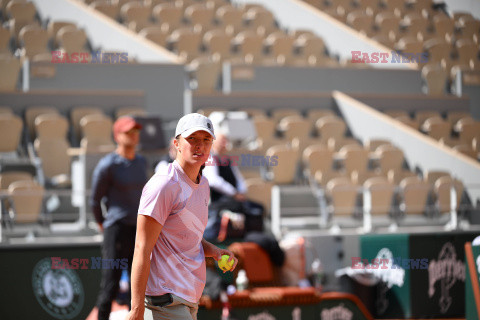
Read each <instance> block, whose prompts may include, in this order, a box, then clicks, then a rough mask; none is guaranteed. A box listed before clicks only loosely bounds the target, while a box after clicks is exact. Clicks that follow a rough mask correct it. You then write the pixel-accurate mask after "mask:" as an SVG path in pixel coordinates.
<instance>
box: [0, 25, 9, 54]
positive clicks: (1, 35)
mask: <svg viewBox="0 0 480 320" xmlns="http://www.w3.org/2000/svg"><path fill="white" fill-rule="evenodd" d="M11 38H12V36H11V34H10V31H9V30H8V29H6V28H4V27H2V26H0V54H2V55H3V54H11V50H10V40H11Z"/></svg>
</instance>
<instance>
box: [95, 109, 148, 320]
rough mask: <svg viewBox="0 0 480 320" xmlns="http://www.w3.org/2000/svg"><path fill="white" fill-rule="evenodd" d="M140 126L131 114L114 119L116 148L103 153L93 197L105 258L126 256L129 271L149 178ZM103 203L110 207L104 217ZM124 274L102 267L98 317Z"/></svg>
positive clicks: (106, 313)
mask: <svg viewBox="0 0 480 320" xmlns="http://www.w3.org/2000/svg"><path fill="white" fill-rule="evenodd" d="M141 128H142V126H141V125H140V124H139V123H137V122H135V119H133V118H132V117H129V116H124V117H120V118H118V120H117V121H115V123H114V125H113V135H114V139H115V141H116V143H117V148H116V150H115V151H114V152H112V153H110V154H108V155H106V156H105V157H103V158H102V159H101V160H100V161H99V163H98V165H97V166H96V168H95V170H94V172H93V179H92V197H91V200H90V204H91V207H92V210H93V214H94V216H95V220H96V221H97V223H98V226H99V228H100V230H101V231H102V232H103V245H102V257H103V259H120V261H122V259H127V260H126V261H127V264H128V270H129V274H130V271H131V266H132V260H133V251H134V244H135V231H136V221H137V210H138V204H139V201H140V196H141V193H142V189H143V186H144V185H145V183H146V182H147V179H148V178H147V162H146V160H145V158H144V157H143V156H141V155H138V154H136V153H135V149H136V147H137V144H138V142H139V130H140V129H141ZM102 203H103V204H105V206H106V209H107V214H106V216H105V217H104V216H103V213H102ZM121 274H122V270H121V269H114V268H106V269H102V280H101V283H100V292H99V295H98V299H97V307H98V319H99V320H108V318H109V315H110V311H111V304H112V301H113V300H114V299H115V298H116V296H117V294H118V291H119V280H120V277H121ZM128 301H130V299H129V298H128Z"/></svg>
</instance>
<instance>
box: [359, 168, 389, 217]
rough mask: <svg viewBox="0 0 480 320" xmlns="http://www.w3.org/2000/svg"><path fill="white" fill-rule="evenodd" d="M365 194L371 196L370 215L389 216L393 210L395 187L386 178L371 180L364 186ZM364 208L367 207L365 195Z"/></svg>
mask: <svg viewBox="0 0 480 320" xmlns="http://www.w3.org/2000/svg"><path fill="white" fill-rule="evenodd" d="M363 187H364V188H365V191H364V192H368V193H369V194H370V205H371V208H370V213H371V214H372V215H388V214H389V213H390V212H391V210H392V201H393V195H394V192H395V186H394V185H393V184H392V183H390V182H389V181H388V180H387V178H385V177H376V178H370V179H368V180H367V181H365V183H364V184H363ZM363 205H364V208H365V205H366V201H365V193H364V204H363Z"/></svg>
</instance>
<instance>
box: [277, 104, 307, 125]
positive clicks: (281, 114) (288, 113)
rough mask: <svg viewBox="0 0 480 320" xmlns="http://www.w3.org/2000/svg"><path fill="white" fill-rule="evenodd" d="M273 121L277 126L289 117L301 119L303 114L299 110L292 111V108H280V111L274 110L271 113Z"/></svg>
mask: <svg viewBox="0 0 480 320" xmlns="http://www.w3.org/2000/svg"><path fill="white" fill-rule="evenodd" d="M270 114H271V118H272V120H273V121H274V122H275V124H278V123H280V120H282V119H283V118H285V117H287V116H297V117H301V114H300V112H299V111H298V110H296V109H291V108H279V109H273V110H271V112H270Z"/></svg>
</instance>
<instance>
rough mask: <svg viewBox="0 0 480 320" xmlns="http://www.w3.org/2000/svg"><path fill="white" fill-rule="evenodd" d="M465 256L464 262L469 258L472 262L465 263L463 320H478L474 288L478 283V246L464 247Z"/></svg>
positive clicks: (479, 254)
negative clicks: (473, 275)
mask: <svg viewBox="0 0 480 320" xmlns="http://www.w3.org/2000/svg"><path fill="white" fill-rule="evenodd" d="M465 256H466V259H465V261H468V260H469V256H470V258H471V260H472V261H471V262H469V263H467V272H466V276H465V318H466V319H467V320H479V319H480V318H479V314H480V305H476V303H475V296H474V286H477V288H478V285H479V282H480V246H472V245H468V246H467V245H465ZM470 264H473V268H470ZM472 269H473V270H472ZM470 274H475V278H473V277H471V276H470ZM479 293H480V292H479Z"/></svg>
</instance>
